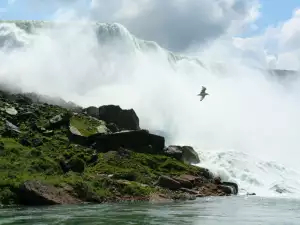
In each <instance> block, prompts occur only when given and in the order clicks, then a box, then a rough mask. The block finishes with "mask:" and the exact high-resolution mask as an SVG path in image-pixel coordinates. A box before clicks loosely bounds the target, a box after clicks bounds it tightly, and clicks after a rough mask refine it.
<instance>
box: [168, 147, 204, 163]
mask: <svg viewBox="0 0 300 225" xmlns="http://www.w3.org/2000/svg"><path fill="white" fill-rule="evenodd" d="M164 152H165V154H166V155H168V156H171V157H173V158H175V159H177V160H180V161H183V162H185V163H187V164H197V163H200V159H199V156H198V153H197V152H196V151H195V150H194V149H193V148H192V147H191V146H177V145H170V146H169V147H167V148H166V149H165V151H164Z"/></svg>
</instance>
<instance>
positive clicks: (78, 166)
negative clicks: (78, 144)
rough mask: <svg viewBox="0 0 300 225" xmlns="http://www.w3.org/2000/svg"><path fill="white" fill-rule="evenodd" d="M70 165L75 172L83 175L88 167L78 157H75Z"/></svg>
mask: <svg viewBox="0 0 300 225" xmlns="http://www.w3.org/2000/svg"><path fill="white" fill-rule="evenodd" d="M68 165H69V167H70V169H71V170H72V171H73V172H77V173H83V172H84V169H85V166H86V165H85V162H84V160H83V159H81V158H79V157H78V156H73V157H72V158H71V159H70V161H69V163H68Z"/></svg>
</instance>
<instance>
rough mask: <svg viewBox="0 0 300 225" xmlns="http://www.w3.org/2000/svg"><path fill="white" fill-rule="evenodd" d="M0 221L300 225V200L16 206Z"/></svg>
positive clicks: (2, 214)
mask: <svg viewBox="0 0 300 225" xmlns="http://www.w3.org/2000/svg"><path fill="white" fill-rule="evenodd" d="M0 224H1V225H4V224H7V225H8V224H10V225H12V224H13V225H17V224H28V225H29V224H30V225H48V224H61V225H79V224H91V225H96V224H97V225H98V224H110V225H121V224H149V225H164V224H172V225H177V224H178V225H179V224H180V225H181V224H192V225H198V224H199V225H200V224H201V225H232V224H238V225H242V224H245V225H248V224H264V225H269V224H270V225H276V224H278V225H292V224H295V225H296V224H297V225H299V224H300V200H292V199H278V198H260V197H254V196H253V197H252V196H251V197H221V198H220V197H218V198H203V199H198V200H195V201H189V202H176V203H172V204H170V203H168V204H165V203H160V204H157V203H156V204H151V203H122V204H105V205H85V206H55V207H42V208H17V209H16V208H14V209H2V210H0Z"/></svg>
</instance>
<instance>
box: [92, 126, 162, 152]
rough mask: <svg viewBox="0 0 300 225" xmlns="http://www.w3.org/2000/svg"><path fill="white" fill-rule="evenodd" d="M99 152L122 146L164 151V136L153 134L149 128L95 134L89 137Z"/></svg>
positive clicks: (140, 150) (142, 150)
mask: <svg viewBox="0 0 300 225" xmlns="http://www.w3.org/2000/svg"><path fill="white" fill-rule="evenodd" d="M88 139H89V143H90V144H91V143H93V146H94V148H95V149H97V150H98V151H99V152H107V151H111V150H118V149H119V148H120V147H123V148H127V149H131V150H134V151H136V152H145V151H146V150H147V153H159V154H161V153H163V150H164V147H165V139H164V137H161V136H158V135H155V134H151V133H149V132H148V131H147V130H133V131H122V132H117V133H111V134H94V135H91V136H89V137H88Z"/></svg>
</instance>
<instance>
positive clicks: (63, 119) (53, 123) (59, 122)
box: [49, 113, 71, 129]
mask: <svg viewBox="0 0 300 225" xmlns="http://www.w3.org/2000/svg"><path fill="white" fill-rule="evenodd" d="M70 118H71V115H70V114H68V113H66V114H59V115H57V116H55V117H53V118H51V119H50V125H49V128H50V129H57V128H60V127H62V126H66V127H69V126H70Z"/></svg>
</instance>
